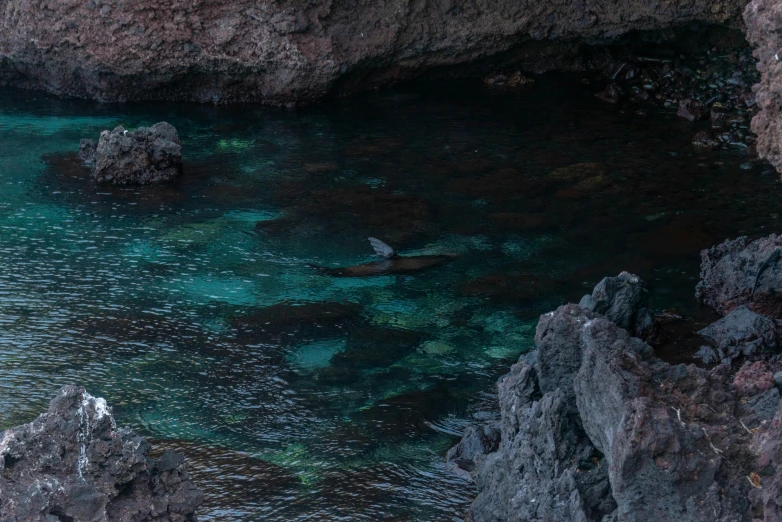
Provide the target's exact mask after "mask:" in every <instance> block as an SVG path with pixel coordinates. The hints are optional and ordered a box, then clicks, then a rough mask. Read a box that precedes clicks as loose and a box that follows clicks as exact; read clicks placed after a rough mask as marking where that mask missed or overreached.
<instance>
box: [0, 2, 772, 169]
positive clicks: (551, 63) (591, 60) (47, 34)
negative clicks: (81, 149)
mask: <svg viewBox="0 0 782 522" xmlns="http://www.w3.org/2000/svg"><path fill="white" fill-rule="evenodd" d="M781 9H782V7H780V6H779V5H777V4H776V3H775V2H774V0H752V1H751V2H748V1H747V0H726V1H722V2H718V3H714V2H707V1H705V0H695V1H684V0H674V1H669V2H663V3H649V2H640V1H636V0H626V1H623V2H619V3H617V2H609V1H605V0H601V1H599V2H596V3H594V2H593V3H591V4H589V5H587V4H584V3H579V2H563V3H562V2H561V3H557V4H546V3H544V4H539V5H534V6H522V5H517V3H516V2H512V1H509V0H506V1H503V2H499V3H497V2H487V1H486V0H482V1H479V2H477V3H476V2H473V3H472V4H470V5H458V4H457V3H455V2H453V1H452V0H438V1H436V2H434V3H426V2H423V3H421V2H419V3H417V4H407V3H404V2H391V3H387V4H383V5H363V4H362V5H357V4H355V3H351V2H346V3H342V4H333V3H325V4H324V3H314V4H313V3H306V2H305V3H302V2H297V1H289V2H283V3H281V4H262V5H257V4H256V3H254V2H249V1H247V0H245V1H242V2H218V3H214V2H212V3H208V4H202V3H199V2H197V3H195V4H187V5H184V4H182V5H180V4H177V3H163V4H156V3H150V2H135V3H132V4H125V3H119V4H115V3H111V2H95V1H90V2H86V3H80V4H74V3H72V2H65V3H57V2H54V3H49V4H46V5H45V6H43V7H42V6H40V5H39V4H38V3H35V2H31V1H29V0H24V1H22V2H15V3H13V4H9V6H8V9H6V10H4V11H2V12H0V27H2V28H3V35H4V37H3V38H2V39H0V85H7V86H16V87H21V88H25V89H36V90H43V91H47V92H51V93H54V94H57V95H61V96H73V97H81V98H90V99H96V100H100V101H129V100H181V101H196V102H202V103H237V102H258V103H263V104H268V105H277V106H295V105H302V104H308V103H311V102H314V101H317V100H321V99H323V98H324V97H326V96H329V95H344V94H349V93H353V92H356V91H360V90H365V89H369V88H374V87H378V86H382V85H388V84H392V83H395V82H398V81H403V80H409V79H413V78H418V77H422V76H429V77H431V76H445V77H453V76H481V75H485V74H487V73H491V74H490V75H489V78H495V79H496V78H506V80H505V81H500V82H498V83H499V84H501V85H503V86H507V85H522V84H525V83H527V82H526V81H521V82H519V81H516V80H515V79H516V78H525V76H523V75H522V73H524V74H540V73H543V72H547V71H581V72H585V71H600V72H601V73H602V75H603V76H604V81H603V80H601V81H598V82H597V83H596V84H597V85H600V90H599V92H597V93H596V94H598V96H599V97H600V98H601V99H603V100H605V101H607V102H610V103H622V104H624V103H625V102H631V105H633V106H632V107H630V109H631V110H632V111H633V112H636V113H639V114H642V115H643V114H644V113H645V112H646V110H647V109H646V108H645V106H648V105H649V104H656V105H658V106H663V107H665V108H667V109H670V110H676V111H678V113H679V114H680V115H681V116H682V117H685V118H687V119H689V120H690V121H693V122H695V123H697V122H699V121H703V122H710V125H707V124H700V125H698V128H697V129H696V132H694V137H693V143H694V144H695V145H696V146H698V147H703V148H708V149H714V148H721V147H726V146H739V147H747V148H749V149H750V152H751V154H752V155H754V151H755V145H756V143H755V142H756V141H757V153H758V154H759V155H760V157H761V158H764V159H768V160H769V162H770V163H771V164H772V165H774V167H776V168H782V146H780V145H779V144H780V143H782V140H780V139H779V135H780V133H782V131H780V129H782V123H780V121H782V118H781V117H780V110H779V106H780V105H781V104H780V92H779V91H780V89H779V86H778V83H779V81H778V78H777V77H778V76H779V75H780V72H779V71H780V70H782V69H780V67H781V66H780V65H779V58H778V56H777V55H778V53H777V50H778V49H779V48H780V42H779V36H778V33H779V31H777V27H778V26H779V19H780V14H779V12H780V10H781ZM726 31H727V32H730V31H733V32H734V33H735V34H736V35H741V36H739V37H738V40H736V38H735V37H730V38H727V39H726V38H725V37H724V34H722V35H721V34H720V33H725V32H726ZM744 36H746V40H748V41H749V44H751V45H752V46H753V47H754V49H755V50H754V57H755V59H756V60H757V71H755V70H754V69H755V68H756V63H755V59H753V58H752V57H750V56H749V54H750V52H751V51H750V48H749V47H748V46H747V43H746V41H745V40H744ZM731 40H733V41H731ZM737 43H739V44H741V47H742V48H741V49H738V50H737V49H736V44H737ZM674 44H676V45H674ZM679 44H684V45H685V47H687V48H690V49H692V48H694V47H701V48H704V47H705V48H706V50H701V51H699V52H698V53H696V54H692V53H690V52H687V53H684V54H681V53H678V52H671V51H672V50H673V49H675V48H676V47H677V46H680V45H679ZM650 49H651V50H655V49H657V50H659V49H663V50H665V52H663V53H662V54H660V53H656V52H652V53H649V52H648V51H649V50H650ZM516 71H518V72H516ZM506 73H507V74H506ZM758 73H760V76H758ZM508 78H510V80H508ZM752 85H755V87H754V88H752V89H751V90H750V88H751V86H752ZM756 113H757V114H756ZM753 116H754V119H753V123H752V126H751V131H752V132H754V134H755V135H757V138H756V136H754V135H752V132H750V125H749V120H750V118H752V117H753Z"/></svg>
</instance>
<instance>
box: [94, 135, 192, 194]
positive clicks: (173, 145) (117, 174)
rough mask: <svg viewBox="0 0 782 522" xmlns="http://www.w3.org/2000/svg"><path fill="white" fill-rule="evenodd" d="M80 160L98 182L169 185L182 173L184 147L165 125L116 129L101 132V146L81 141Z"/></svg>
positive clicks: (99, 143) (99, 142)
mask: <svg viewBox="0 0 782 522" xmlns="http://www.w3.org/2000/svg"><path fill="white" fill-rule="evenodd" d="M79 157H80V158H81V159H82V161H84V163H85V164H87V165H89V166H91V167H92V175H93V178H95V181H97V182H98V183H111V184H116V185H149V184H158V183H168V182H170V181H173V180H174V179H176V177H177V176H179V174H180V173H181V172H182V145H181V143H180V141H179V136H178V135H177V131H176V129H175V128H174V127H173V126H172V125H169V124H168V123H166V122H160V123H156V124H155V125H153V126H151V127H139V128H138V129H136V130H135V131H133V132H128V131H126V130H125V129H124V128H123V127H117V128H115V129H114V130H112V131H108V130H105V131H103V132H101V133H100V140H99V141H98V144H97V145H95V142H93V141H92V140H82V141H81V144H80V146H79Z"/></svg>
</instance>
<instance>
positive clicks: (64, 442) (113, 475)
mask: <svg viewBox="0 0 782 522" xmlns="http://www.w3.org/2000/svg"><path fill="white" fill-rule="evenodd" d="M149 449H150V448H149V444H148V443H147V442H146V441H145V440H144V439H143V438H142V437H139V436H138V435H136V434H135V433H133V432H132V431H131V430H129V429H125V428H121V429H117V426H116V424H115V422H114V417H113V416H112V414H111V410H110V409H109V407H108V406H107V405H106V401H104V400H103V399H99V398H95V397H92V396H90V395H89V394H88V393H87V392H86V391H85V390H84V388H79V387H76V386H65V387H64V388H62V390H60V392H59V393H58V394H57V396H56V397H55V398H54V399H53V400H52V401H51V403H50V404H49V410H48V411H47V412H46V413H44V414H42V415H40V416H39V417H38V418H37V419H35V420H34V421H33V422H31V423H29V424H24V425H22V426H18V427H16V428H11V429H9V430H6V431H4V432H2V434H1V435H0V457H2V458H0V466H2V474H1V475H0V519H2V520H3V521H7V522H29V521H40V522H52V521H58V520H59V521H72V522H99V521H105V522H108V521H111V522H131V521H132V522H142V521H149V522H152V521H155V522H186V521H195V520H196V517H195V510H196V508H197V507H198V506H199V505H200V504H201V502H202V500H203V495H202V494H201V492H200V491H199V490H198V489H197V488H196V487H195V486H194V485H193V483H192V482H191V481H190V479H189V476H188V471H187V464H186V463H185V461H184V457H183V456H182V455H181V454H178V453H174V452H172V451H167V452H165V453H164V454H163V455H162V457H161V458H160V459H158V460H153V459H151V458H149V456H148V453H149Z"/></svg>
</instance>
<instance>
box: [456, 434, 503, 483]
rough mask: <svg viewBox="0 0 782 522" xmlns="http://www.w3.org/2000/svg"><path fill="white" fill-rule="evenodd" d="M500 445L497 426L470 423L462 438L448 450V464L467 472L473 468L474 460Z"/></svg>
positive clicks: (493, 450) (491, 451)
mask: <svg viewBox="0 0 782 522" xmlns="http://www.w3.org/2000/svg"><path fill="white" fill-rule="evenodd" d="M499 445H500V429H499V428H498V427H497V426H492V425H484V426H476V425H472V426H469V427H468V428H467V430H466V431H465V432H464V435H463V436H462V440H461V441H460V442H459V444H457V445H456V446H454V447H453V448H451V449H450V450H449V451H448V455H447V456H446V459H447V461H448V463H449V464H451V465H453V466H456V467H458V468H459V469H463V470H464V471H467V472H472V471H474V470H475V462H476V461H477V460H478V459H480V458H482V457H484V456H485V455H488V454H489V453H494V452H495V451H497V448H498V447H499Z"/></svg>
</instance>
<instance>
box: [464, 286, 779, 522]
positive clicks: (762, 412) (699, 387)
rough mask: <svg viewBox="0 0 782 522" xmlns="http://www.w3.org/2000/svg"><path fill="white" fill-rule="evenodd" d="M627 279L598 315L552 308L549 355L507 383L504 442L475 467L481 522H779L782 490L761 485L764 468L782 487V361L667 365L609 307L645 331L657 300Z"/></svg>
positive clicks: (472, 515) (544, 334)
mask: <svg viewBox="0 0 782 522" xmlns="http://www.w3.org/2000/svg"><path fill="white" fill-rule="evenodd" d="M622 280H623V281H624V282H626V283H628V284H619V285H616V287H617V288H619V291H612V290H611V288H612V287H613V282H612V280H611V278H607V279H606V280H604V281H603V282H601V284H600V285H598V287H597V288H596V289H595V292H593V294H592V295H591V296H588V298H591V299H588V298H585V300H584V301H582V302H584V303H585V304H590V305H592V306H591V308H592V309H586V308H583V307H581V306H578V305H574V304H568V305H565V306H562V307H560V308H559V309H557V310H556V311H554V312H551V313H548V314H544V315H543V316H541V318H540V322H539V323H538V329H537V332H536V337H535V345H536V350H535V351H534V352H532V353H528V354H525V355H523V356H522V357H521V359H520V361H519V362H518V363H517V364H516V365H514V366H513V367H512V368H511V372H510V374H508V375H507V376H505V377H504V378H502V379H501V380H500V381H499V383H498V392H499V393H498V397H499V404H500V412H501V419H500V423H499V426H500V430H501V440H500V443H499V446H498V448H497V451H495V452H493V453H489V454H486V455H481V456H480V458H476V459H475V460H474V461H473V462H472V463H473V464H474V467H475V469H474V470H473V474H474V476H475V478H476V484H477V486H478V491H479V493H478V496H477V498H476V500H475V502H474V503H473V505H472V507H471V509H470V512H469V514H468V520H472V521H475V522H484V521H485V522H489V521H492V522H494V521H498V520H503V521H506V520H508V521H515V520H518V521H522V520H523V521H525V522H544V521H553V520H568V521H571V520H574V521H579V522H620V521H621V522H642V521H643V522H646V521H658V520H659V521H662V520H677V521H683V522H700V521H703V520H710V521H712V520H713V521H720V522H750V521H752V520H753V517H754V516H756V515H757V514H759V513H761V514H762V513H763V510H764V509H766V513H767V516H766V518H765V519H764V520H767V521H771V520H777V518H774V513H776V511H775V510H778V509H780V508H779V505H782V503H780V504H779V505H777V504H775V503H776V502H777V501H776V498H778V497H775V496H774V495H771V494H769V495H766V494H765V493H764V494H763V495H760V494H759V493H758V492H757V491H756V489H757V488H759V487H760V486H759V485H758V483H757V482H758V481H759V480H761V479H760V478H758V477H760V476H769V477H771V476H773V477H774V478H773V481H772V479H771V478H768V479H763V482H764V483H765V482H766V480H768V482H769V484H773V485H774V487H776V484H777V482H776V481H777V479H776V475H775V473H776V471H775V470H776V468H775V466H776V465H777V464H776V462H777V461H778V462H779V465H780V466H782V458H779V457H778V454H782V453H780V452H779V449H778V447H777V446H775V445H774V444H782V442H780V441H782V430H779V429H777V431H776V432H775V433H773V434H769V430H772V429H773V427H772V425H773V423H772V422H770V419H772V418H774V416H775V415H777V418H778V417H779V413H778V407H779V400H780V393H779V391H778V389H777V388H776V387H775V386H774V384H775V382H774V373H773V372H774V371H776V370H777V369H778V363H777V362H775V363H773V364H769V365H762V368H760V367H758V368H759V370H758V371H755V370H756V368H755V366H757V365H755V366H752V367H750V366H747V365H745V368H746V369H745V370H743V373H742V372H739V375H737V376H735V378H734V375H733V370H732V368H731V366H730V365H728V364H721V365H718V366H715V367H714V368H713V369H711V370H706V369H703V368H699V367H697V366H695V365H683V364H679V365H672V364H668V363H666V362H664V361H662V360H660V359H658V358H657V357H656V356H655V355H654V351H653V350H652V348H651V347H650V346H649V345H647V344H646V343H645V342H643V341H642V340H641V339H639V338H637V337H633V336H632V335H631V333H630V332H628V331H627V330H626V329H624V328H621V327H620V326H619V325H617V324H616V322H614V321H612V320H610V319H609V317H608V316H606V315H603V314H602V313H600V312H598V311H597V310H601V311H603V312H605V313H611V315H612V317H614V318H616V320H617V321H619V322H621V323H622V324H624V325H626V326H628V327H632V321H630V320H628V318H631V317H633V316H634V315H635V314H634V313H626V312H627V311H628V310H639V309H643V308H644V307H645V302H644V301H643V299H642V298H639V297H637V296H640V295H642V293H641V291H642V288H641V289H639V288H638V287H637V286H635V279H633V276H631V275H630V274H627V275H623V276H620V280H619V282H621V281H622ZM639 281H640V280H639ZM614 282H616V280H614ZM602 296H606V297H602ZM611 296H613V297H611ZM617 296H619V297H618V298H617ZM595 303H603V304H598V305H595ZM614 304H616V306H614ZM617 310H619V311H621V312H622V313H615V312H616V311H617ZM741 314H752V317H755V316H756V315H757V314H754V312H752V311H751V310H749V309H747V308H743V309H741V310H737V311H736V318H738V317H739V316H740V315H741ZM747 317H749V315H747ZM758 317H759V316H758ZM725 319H727V320H728V322H730V321H731V319H729V318H725ZM734 319H735V318H734ZM756 319H757V318H756ZM758 320H759V321H761V322H763V321H770V320H769V319H767V318H760V319H758ZM740 322H741V321H740ZM772 322H773V321H772ZM726 324H727V323H726ZM763 324H765V323H763ZM714 330H715V331H723V330H725V331H726V332H727V333H725V336H729V333H730V332H734V333H736V332H738V334H740V333H741V331H740V329H738V330H737V329H733V330H730V329H725V328H714ZM738 334H737V335H738ZM725 336H723V337H725ZM734 337H736V336H735V335H734ZM738 337H741V338H743V337H742V336H741V335H738ZM769 342H771V340H770V339H769ZM764 353H765V352H764ZM774 360H776V359H774ZM750 370H752V371H750ZM760 370H762V371H760ZM761 381H762V382H761ZM747 394H751V396H747ZM775 422H777V421H776V420H775ZM761 436H762V437H764V438H763V441H762V442H763V444H765V446H764V447H765V448H766V450H765V451H766V453H765V455H766V457H765V459H766V460H765V461H763V459H762V458H761V461H758V459H757V452H758V451H759V450H757V448H758V447H759V445H760V444H761V443H760V442H758V437H761ZM775 452H776V453H775ZM780 469H782V468H780ZM758 473H759V474H760V475H758ZM763 473H765V474H766V475H763ZM750 491H755V493H753V494H752V495H750ZM751 499H752V500H751ZM764 503H765V504H767V505H768V506H767V507H766V508H764V507H762V504H764ZM772 504H773V505H772Z"/></svg>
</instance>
